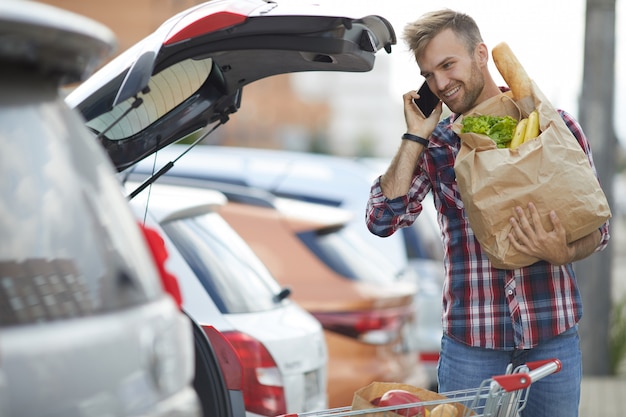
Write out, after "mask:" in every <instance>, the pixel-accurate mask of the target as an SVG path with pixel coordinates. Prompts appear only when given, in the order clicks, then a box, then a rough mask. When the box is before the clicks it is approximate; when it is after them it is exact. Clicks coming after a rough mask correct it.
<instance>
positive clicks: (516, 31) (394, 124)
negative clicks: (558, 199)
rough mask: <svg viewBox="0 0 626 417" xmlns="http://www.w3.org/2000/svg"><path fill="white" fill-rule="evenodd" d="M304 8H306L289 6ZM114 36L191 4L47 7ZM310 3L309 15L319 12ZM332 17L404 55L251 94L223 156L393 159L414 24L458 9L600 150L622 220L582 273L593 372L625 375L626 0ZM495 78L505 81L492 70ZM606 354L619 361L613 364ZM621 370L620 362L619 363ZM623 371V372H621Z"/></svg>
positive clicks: (370, 1)
mask: <svg viewBox="0 0 626 417" xmlns="http://www.w3.org/2000/svg"><path fill="white" fill-rule="evenodd" d="M285 1H286V2H289V3H297V2H299V1H300V0H285ZM42 2H43V3H48V4H52V5H55V6H57V7H61V8H64V9H67V10H71V11H74V12H77V13H80V14H83V15H85V16H88V17H91V18H93V19H95V20H97V21H99V22H101V23H103V24H105V25H107V26H108V27H109V28H111V29H112V30H113V32H114V33H115V34H116V35H117V37H118V41H119V46H118V49H117V50H118V52H121V51H123V50H125V49H126V48H128V47H129V46H131V45H132V44H134V43H135V42H136V41H138V40H140V39H141V38H143V37H144V36H146V35H148V34H149V33H150V32H152V31H153V30H155V29H156V28H157V27H158V26H159V25H160V24H161V23H162V22H163V21H165V20H166V19H167V18H169V17H171V16H172V15H174V14H175V13H177V12H179V11H182V10H184V9H186V8H189V7H191V6H193V5H194V4H197V3H200V1H192V0H132V1H123V0H109V1H107V2H102V1H95V0H90V1H85V0H44V1H42ZM308 3H311V1H309V2H308ZM314 3H318V4H320V6H322V7H332V8H333V9H338V8H339V9H345V10H347V11H348V12H349V14H351V15H355V16H356V15H366V14H377V15H381V16H383V17H385V18H387V19H388V20H389V21H390V22H391V23H392V25H393V26H394V29H395V31H396V34H397V36H398V44H397V45H395V47H394V48H393V51H392V53H391V54H389V55H387V54H384V53H382V54H379V55H378V57H377V61H376V64H375V68H374V70H373V71H371V72H368V73H354V74H349V73H300V74H290V75H284V76H277V77H273V78H269V79H266V80H262V81H259V82H257V83H254V84H252V85H250V86H248V87H246V88H245V89H244V92H243V96H244V97H245V100H244V101H243V104H242V107H241V109H240V110H239V112H238V113H236V114H234V115H233V116H232V117H231V120H230V121H229V123H227V124H226V125H225V126H224V127H222V128H220V129H218V130H217V131H216V132H215V133H214V134H212V135H211V136H210V137H209V139H208V141H210V144H214V145H229V146H241V147H255V148H270V149H287V150H295V151H303V152H313V153H327V154H334V155H338V156H342V157H347V158H352V157H368V156H377V157H390V156H391V155H393V154H394V153H395V150H396V148H397V146H398V144H399V137H400V135H401V134H402V133H403V132H404V129H405V126H404V121H403V117H402V102H401V96H402V94H403V93H404V92H406V91H408V90H410V89H416V88H417V87H418V86H419V85H420V84H421V82H422V78H421V76H420V75H419V70H418V68H417V66H416V65H415V61H414V59H413V57H412V56H411V55H410V54H409V53H408V51H407V48H406V46H405V45H404V43H403V41H402V31H403V28H404V26H405V24H406V23H408V22H410V21H412V20H414V19H416V18H418V17H419V16H420V15H422V14H423V13H425V12H427V11H430V10H435V9H439V8H444V7H447V8H451V9H456V10H460V11H464V12H467V13H469V14H470V15H471V16H472V17H474V18H475V19H476V21H477V22H478V24H479V26H480V27H481V31H482V34H483V38H484V40H485V42H486V44H487V45H488V46H489V47H490V48H492V47H493V46H495V45H496V44H497V43H499V42H503V41H504V42H507V43H508V44H509V45H510V46H511V48H512V50H513V51H514V52H515V54H516V55H517V57H518V59H519V60H520V61H521V63H522V64H523V65H524V67H525V68H526V71H527V72H528V73H529V74H530V76H531V77H532V78H533V79H534V80H535V82H536V83H537V85H538V86H539V87H540V88H541V90H542V91H543V92H544V93H545V94H546V96H547V97H548V98H549V99H550V100H551V102H552V104H553V105H554V106H555V107H557V108H561V109H564V110H566V111H568V112H569V113H571V114H573V115H574V116H576V117H577V118H578V120H579V121H580V122H581V124H582V126H583V128H584V129H585V132H586V134H587V136H588V138H589V141H590V143H591V145H592V148H593V152H594V158H595V163H596V167H597V168H598V173H599V176H600V179H601V182H602V183H603V187H604V189H605V192H606V193H607V197H608V198H609V202H610V203H611V207H612V211H613V216H614V217H613V219H612V223H611V229H612V241H611V244H610V246H609V249H607V250H606V251H604V252H602V253H598V254H595V255H593V256H592V257H590V258H589V259H587V260H585V261H582V262H579V263H578V264H577V265H576V268H577V273H578V277H579V282H580V284H581V287H582V291H583V298H584V302H585V319H584V320H583V323H582V324H581V334H582V336H583V341H582V344H583V353H584V357H585V364H584V367H585V372H586V373H589V374H596V375H606V374H612V373H622V374H624V366H623V365H622V366H621V368H620V366H619V364H618V363H616V361H617V362H619V361H618V359H620V358H623V357H624V356H625V355H626V330H625V329H626V319H625V317H626V307H624V306H625V305H626V301H625V300H626V277H625V276H626V274H624V265H625V264H626V260H625V259H626V250H624V249H623V248H624V246H625V245H624V242H623V241H624V240H625V239H626V237H625V236H626V233H625V232H626V230H625V229H624V228H625V227H626V226H624V221H623V220H624V219H623V213H624V211H625V210H626V193H625V192H624V191H625V188H624V187H625V186H626V183H624V179H623V176H622V171H623V169H624V166H625V160H624V149H623V147H624V145H626V126H625V125H624V124H623V123H621V119H622V118H621V117H620V115H621V114H623V113H624V110H626V82H625V80H624V78H623V77H622V76H621V75H622V74H623V73H624V71H625V70H626V68H625V66H626V29H625V28H624V21H625V20H626V3H625V2H624V1H623V0H622V1H619V0H608V1H607V0H602V1H601V0H556V1H549V2H547V1H541V0H526V1H524V2H521V3H520V2H501V1H497V0H475V1H472V2H468V1H464V0H446V1H441V0H431V1H429V2H407V1H380V0H378V1H374V0H333V1H317V2H314ZM492 72H493V74H494V75H497V74H498V72H497V70H496V69H495V66H493V71H492ZM607 352H609V353H610V354H609V355H607ZM616 358H617V359H616ZM623 362H624V361H623V360H621V363H622V364H623Z"/></svg>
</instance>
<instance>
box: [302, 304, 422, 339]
mask: <svg viewBox="0 0 626 417" xmlns="http://www.w3.org/2000/svg"><path fill="white" fill-rule="evenodd" d="M312 314H313V316H315V318H316V319H317V320H319V322H320V323H321V324H322V326H323V327H324V329H326V330H330V331H333V332H336V333H339V334H342V335H344V336H348V337H353V338H355V339H359V340H361V341H362V342H365V343H369V344H373V345H384V344H387V343H391V342H393V341H394V340H396V339H397V338H399V337H400V332H401V329H402V326H403V325H404V324H405V323H406V322H407V321H408V320H410V318H411V317H410V315H411V311H410V309H409V308H395V309H387V310H369V311H352V312H339V313H315V312H314V313H312Z"/></svg>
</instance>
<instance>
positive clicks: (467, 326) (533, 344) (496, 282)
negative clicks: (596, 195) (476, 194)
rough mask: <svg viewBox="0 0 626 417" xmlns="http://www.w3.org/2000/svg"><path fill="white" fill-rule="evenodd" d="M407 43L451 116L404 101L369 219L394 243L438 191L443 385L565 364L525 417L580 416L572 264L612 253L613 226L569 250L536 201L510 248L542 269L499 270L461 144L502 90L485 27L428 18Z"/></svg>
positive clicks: (458, 16)
mask: <svg viewBox="0 0 626 417" xmlns="http://www.w3.org/2000/svg"><path fill="white" fill-rule="evenodd" d="M404 37H405V40H406V41H407V43H408V45H409V47H410V49H411V51H412V52H413V53H414V55H415V58H416V61H417V64H418V66H419V68H420V71H421V74H422V75H423V76H424V77H425V79H426V81H427V83H428V86H429V87H430V89H431V90H432V91H433V92H434V93H435V94H436V95H437V96H438V97H439V99H440V100H441V101H442V102H443V103H445V104H446V105H447V106H448V108H449V109H450V110H451V111H452V114H451V115H450V116H449V117H447V118H445V119H443V120H442V121H439V119H440V117H441V114H442V104H441V103H439V104H438V105H437V107H436V108H435V111H434V112H433V113H432V114H431V115H430V116H429V117H428V118H426V117H424V116H423V114H422V113H421V111H420V110H418V108H417V106H416V105H415V104H414V102H413V99H415V98H418V94H417V92H416V91H409V92H408V93H406V94H404V96H403V98H404V115H405V120H406V125H407V133H408V134H405V135H404V136H403V140H402V141H401V144H400V147H399V149H398V151H397V153H396V155H395V157H394V158H393V159H392V162H391V163H390V166H389V168H388V169H387V171H386V172H385V173H384V175H382V176H381V177H379V178H378V179H377V180H376V181H375V182H374V184H373V186H372V189H371V193H370V198H369V201H368V204H367V214H366V221H367V226H368V228H369V229H370V231H371V232H372V233H374V234H376V235H379V236H389V235H391V234H392V233H394V232H395V231H396V230H397V229H399V228H401V227H405V226H408V225H410V224H412V223H413V221H415V219H416V218H417V217H418V216H419V214H420V213H421V211H422V205H421V202H422V200H423V199H424V197H425V196H426V194H427V193H428V192H432V193H433V197H434V202H435V206H436V208H437V212H438V221H439V225H440V227H441V232H442V239H443V244H444V249H445V257H444V264H445V272H446V282H445V285H444V290H443V311H444V312H443V321H442V322H443V330H444V335H443V338H442V343H441V357H440V361H439V369H438V378H439V381H438V382H439V389H440V391H442V392H445V391H453V390H457V389H468V388H477V387H478V386H479V385H480V383H481V381H483V380H484V379H487V378H490V377H492V376H494V375H498V374H502V373H504V372H505V369H506V366H507V364H509V363H513V364H514V365H515V366H516V365H519V364H523V363H526V362H530V361H535V360H542V359H550V358H558V359H559V360H561V362H562V364H563V369H562V371H561V372H559V373H557V374H554V375H551V376H549V377H546V378H544V379H543V380H541V381H539V382H538V383H537V384H534V385H533V387H532V389H531V390H530V397H529V401H528V403H527V405H526V408H525V410H524V411H523V415H526V416H534V417H537V416H560V417H563V416H577V415H578V405H579V398H580V381H581V376H582V362H581V353H580V347H579V339H578V330H577V323H578V321H579V320H580V318H581V316H582V305H581V298H580V293H579V290H578V287H577V284H576V280H575V277H574V272H573V267H572V264H571V263H572V262H574V261H576V260H579V259H582V258H585V257H587V256H589V255H590V254H592V253H593V252H594V251H598V250H602V249H604V248H605V247H606V246H607V244H608V240H609V234H608V222H607V224H604V225H603V226H602V227H601V228H600V229H599V230H596V231H595V232H593V233H591V234H590V235H588V236H585V237H583V238H581V239H580V240H578V241H576V242H573V243H571V244H567V242H566V240H565V231H564V229H563V227H562V225H561V223H560V221H559V218H558V217H557V216H556V214H555V213H554V212H551V215H550V220H551V222H552V230H544V228H543V226H542V223H541V221H539V216H538V212H537V210H536V208H535V207H534V205H533V204H529V207H528V210H529V213H530V217H529V218H528V217H527V216H526V215H525V214H524V212H523V211H522V210H521V208H520V207H516V208H515V210H514V211H513V212H512V213H511V223H512V226H513V227H512V230H513V231H512V233H511V234H510V235H509V239H510V241H511V244H512V245H513V247H514V248H515V249H517V250H519V251H521V252H523V253H526V254H528V255H531V256H534V257H537V258H539V259H542V261H540V262H537V263H535V264H533V265H530V266H528V267H525V268H519V269H515V270H504V269H496V268H494V267H493V266H492V264H491V263H490V262H489V260H488V258H487V256H486V254H485V253H484V252H483V251H482V249H481V247H480V244H479V243H478V241H477V240H476V238H475V236H474V233H473V232H472V229H471V228H470V226H469V223H468V219H467V216H466V213H465V211H464V210H463V202H462V201H461V198H460V195H459V191H458V186H457V183H456V178H455V174H454V161H455V157H456V154H457V153H458V150H459V146H460V139H459V137H458V136H457V135H456V134H455V133H454V132H453V131H452V129H451V124H452V122H453V121H454V120H455V119H456V118H457V117H458V116H459V115H462V114H465V113H467V112H469V111H470V110H471V109H472V108H474V107H475V106H476V105H478V104H479V103H481V102H483V101H485V100H487V99H489V98H491V97H493V96H495V95H497V94H500V93H501V91H502V90H501V89H500V88H499V87H498V86H497V85H496V83H495V82H494V80H493V78H492V76H491V75H490V73H489V69H488V59H489V50H488V48H487V46H486V45H485V44H484V42H483V40H482V37H481V34H480V31H479V29H478V27H477V25H476V23H475V21H474V20H473V19H472V18H471V17H469V16H467V15H465V14H462V13H457V12H454V11H451V10H441V11H436V12H432V13H428V14H426V15H424V16H423V17H422V18H420V19H419V20H417V21H416V22H414V23H411V24H409V25H407V27H406V28H405V33H404ZM559 113H560V114H561V116H562V117H563V119H564V121H565V123H566V124H567V126H568V127H569V129H570V130H571V131H572V133H573V134H574V136H575V137H576V139H577V140H578V142H579V144H580V146H581V147H582V148H583V150H584V151H585V153H586V154H587V155H588V158H589V163H590V164H591V166H592V167H593V159H592V155H591V150H590V147H589V144H588V142H587V139H586V138H585V136H584V134H583V132H582V130H581V128H580V126H579V125H578V123H577V122H576V121H575V120H574V119H573V118H572V117H571V116H570V115H568V114H567V113H565V112H562V111H559ZM426 138H428V139H426ZM594 169H595V168H594ZM533 225H534V226H533Z"/></svg>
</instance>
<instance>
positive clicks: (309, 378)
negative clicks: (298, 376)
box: [304, 370, 320, 411]
mask: <svg viewBox="0 0 626 417" xmlns="http://www.w3.org/2000/svg"><path fill="white" fill-rule="evenodd" d="M304 395H305V400H304V401H305V407H306V410H305V411H310V410H312V409H313V408H315V407H316V406H317V404H318V403H319V396H320V377H319V370H315V371H309V372H307V373H305V374H304Z"/></svg>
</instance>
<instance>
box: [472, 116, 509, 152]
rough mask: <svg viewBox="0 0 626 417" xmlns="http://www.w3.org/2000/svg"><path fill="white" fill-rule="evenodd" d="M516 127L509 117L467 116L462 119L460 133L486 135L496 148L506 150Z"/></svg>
mask: <svg viewBox="0 0 626 417" xmlns="http://www.w3.org/2000/svg"><path fill="white" fill-rule="evenodd" d="M516 126H517V120H515V119H514V118H512V117H511V116H504V117H499V116H467V117H464V118H463V128H462V129H461V133H470V132H471V133H479V134H482V135H487V136H489V137H490V138H491V139H493V141H494V142H495V143H496V145H497V146H498V148H506V147H507V145H508V144H509V142H511V139H513V133H514V132H515V127H516Z"/></svg>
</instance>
